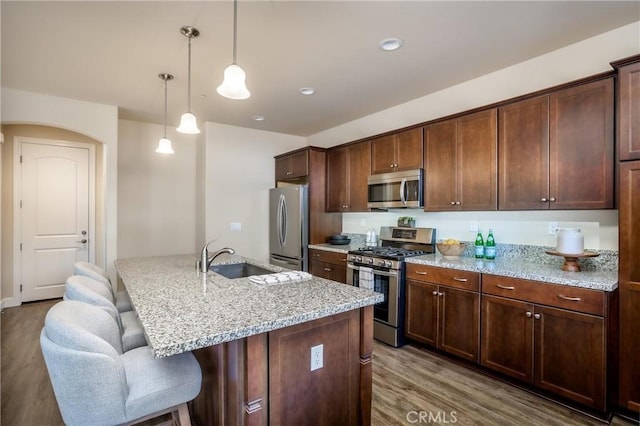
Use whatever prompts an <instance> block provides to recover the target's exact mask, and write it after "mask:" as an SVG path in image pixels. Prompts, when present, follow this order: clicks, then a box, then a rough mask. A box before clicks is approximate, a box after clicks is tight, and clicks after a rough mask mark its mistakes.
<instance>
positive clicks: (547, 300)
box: [482, 274, 606, 316]
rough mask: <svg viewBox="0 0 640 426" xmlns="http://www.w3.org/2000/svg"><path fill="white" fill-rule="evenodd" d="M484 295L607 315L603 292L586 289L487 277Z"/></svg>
mask: <svg viewBox="0 0 640 426" xmlns="http://www.w3.org/2000/svg"><path fill="white" fill-rule="evenodd" d="M482 293H485V294H493V295H496V296H502V297H508V298H511V299H518V300H523V301H526V302H532V303H538V304H542V305H549V306H555V307H558V308H564V309H570V310H572V311H578V312H585V313H588V314H594V315H600V316H604V312H605V299H606V298H605V294H604V292H603V291H599V290H590V289H587V288H580V287H571V286H566V285H560V284H550V283H542V282H539V281H530V280H523V279H520V278H509V277H502V276H498V275H488V274H484V275H483V276H482Z"/></svg>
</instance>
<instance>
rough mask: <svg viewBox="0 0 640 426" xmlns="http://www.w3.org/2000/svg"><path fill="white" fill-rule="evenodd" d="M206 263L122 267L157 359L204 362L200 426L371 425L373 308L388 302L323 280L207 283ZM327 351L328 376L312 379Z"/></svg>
mask: <svg viewBox="0 0 640 426" xmlns="http://www.w3.org/2000/svg"><path fill="white" fill-rule="evenodd" d="M196 260H197V256H196V255H184V256H166V257H150V258H137V259H120V260H117V261H116V268H117V270H118V275H119V278H120V280H121V281H122V283H123V284H124V286H125V288H126V289H127V291H128V293H129V296H130V298H131V303H132V306H133V307H134V309H135V311H136V313H137V314H138V317H139V318H140V321H141V323H142V325H143V327H144V330H145V336H146V339H147V342H148V343H149V346H150V347H151V349H152V350H153V353H154V355H155V356H156V357H165V356H171V355H174V354H178V353H181V352H185V351H193V352H194V354H195V355H196V358H197V359H198V361H199V362H200V365H201V367H202V371H203V384H202V390H201V392H200V395H198V397H197V398H196V399H195V400H194V401H193V402H192V403H191V404H190V411H191V415H192V421H193V422H194V423H195V424H202V425H216V424H220V425H234V424H251V425H253V424H255V425H266V424H272V425H277V424H302V423H307V424H308V423H309V422H310V421H311V422H312V423H317V424H345V425H347V424H370V413H371V386H372V384H371V355H372V354H371V351H372V343H373V312H372V310H373V309H372V305H373V304H375V303H378V302H380V301H382V295H380V294H378V293H375V292H373V291H369V290H364V289H360V288H357V287H352V286H346V285H344V284H340V283H336V282H333V281H329V280H325V279H322V278H316V277H312V279H310V280H305V281H297V282H296V281H294V282H286V283H279V284H273V285H261V284H254V283H253V282H251V281H250V280H249V279H247V278H237V279H227V278H225V277H223V276H221V275H218V274H215V273H213V272H209V273H208V274H206V275H205V274H201V273H199V272H198V270H197V269H196V267H195V265H196ZM216 260H218V262H216V263H240V262H246V263H251V264H256V265H258V266H262V267H265V268H267V269H270V270H273V271H274V272H279V271H282V270H283V269H282V268H278V267H276V266H273V265H265V264H263V263H260V262H256V261H253V260H251V259H246V258H243V257H240V256H230V255H223V256H220V257H219V258H218V259H216ZM320 345H322V347H321V352H320V360H321V363H322V367H321V368H319V369H315V370H313V371H311V366H310V363H311V352H312V348H315V349H314V351H315V352H314V353H317V351H318V347H319V346H320Z"/></svg>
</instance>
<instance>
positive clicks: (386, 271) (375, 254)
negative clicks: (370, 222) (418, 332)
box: [347, 227, 436, 347]
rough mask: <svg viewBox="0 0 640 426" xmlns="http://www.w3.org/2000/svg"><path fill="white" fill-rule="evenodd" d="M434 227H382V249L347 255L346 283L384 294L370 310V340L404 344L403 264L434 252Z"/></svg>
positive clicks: (367, 249)
mask: <svg viewBox="0 0 640 426" xmlns="http://www.w3.org/2000/svg"><path fill="white" fill-rule="evenodd" d="M435 241H436V230H435V229H433V228H401V227H382V228H381V229H380V242H381V246H378V247H362V248H360V249H358V250H351V251H349V253H348V255H347V268H348V269H347V284H351V285H355V286H358V287H364V288H369V289H371V290H375V291H377V292H378V293H382V294H384V296H385V297H384V301H383V302H380V303H378V304H376V305H374V307H373V318H374V324H373V337H374V338H375V339H377V340H380V341H381V342H384V343H387V344H389V345H391V346H395V347H399V346H402V345H403V344H404V306H405V262H404V259H406V258H407V257H412V256H421V255H424V254H429V253H433V252H434V250H435V244H436V243H435Z"/></svg>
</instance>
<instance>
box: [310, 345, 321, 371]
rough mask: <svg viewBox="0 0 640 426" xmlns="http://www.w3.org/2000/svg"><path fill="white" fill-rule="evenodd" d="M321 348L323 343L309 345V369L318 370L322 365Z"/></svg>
mask: <svg viewBox="0 0 640 426" xmlns="http://www.w3.org/2000/svg"><path fill="white" fill-rule="evenodd" d="M323 349H324V345H317V346H312V347H311V371H315V370H318V369H320V368H322V367H323V365H324V360H323V353H322V352H323Z"/></svg>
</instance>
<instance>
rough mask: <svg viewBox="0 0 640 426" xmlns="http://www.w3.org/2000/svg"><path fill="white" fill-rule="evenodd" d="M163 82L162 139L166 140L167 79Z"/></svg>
mask: <svg viewBox="0 0 640 426" xmlns="http://www.w3.org/2000/svg"><path fill="white" fill-rule="evenodd" d="M163 80H164V137H165V139H166V138H167V78H163Z"/></svg>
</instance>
